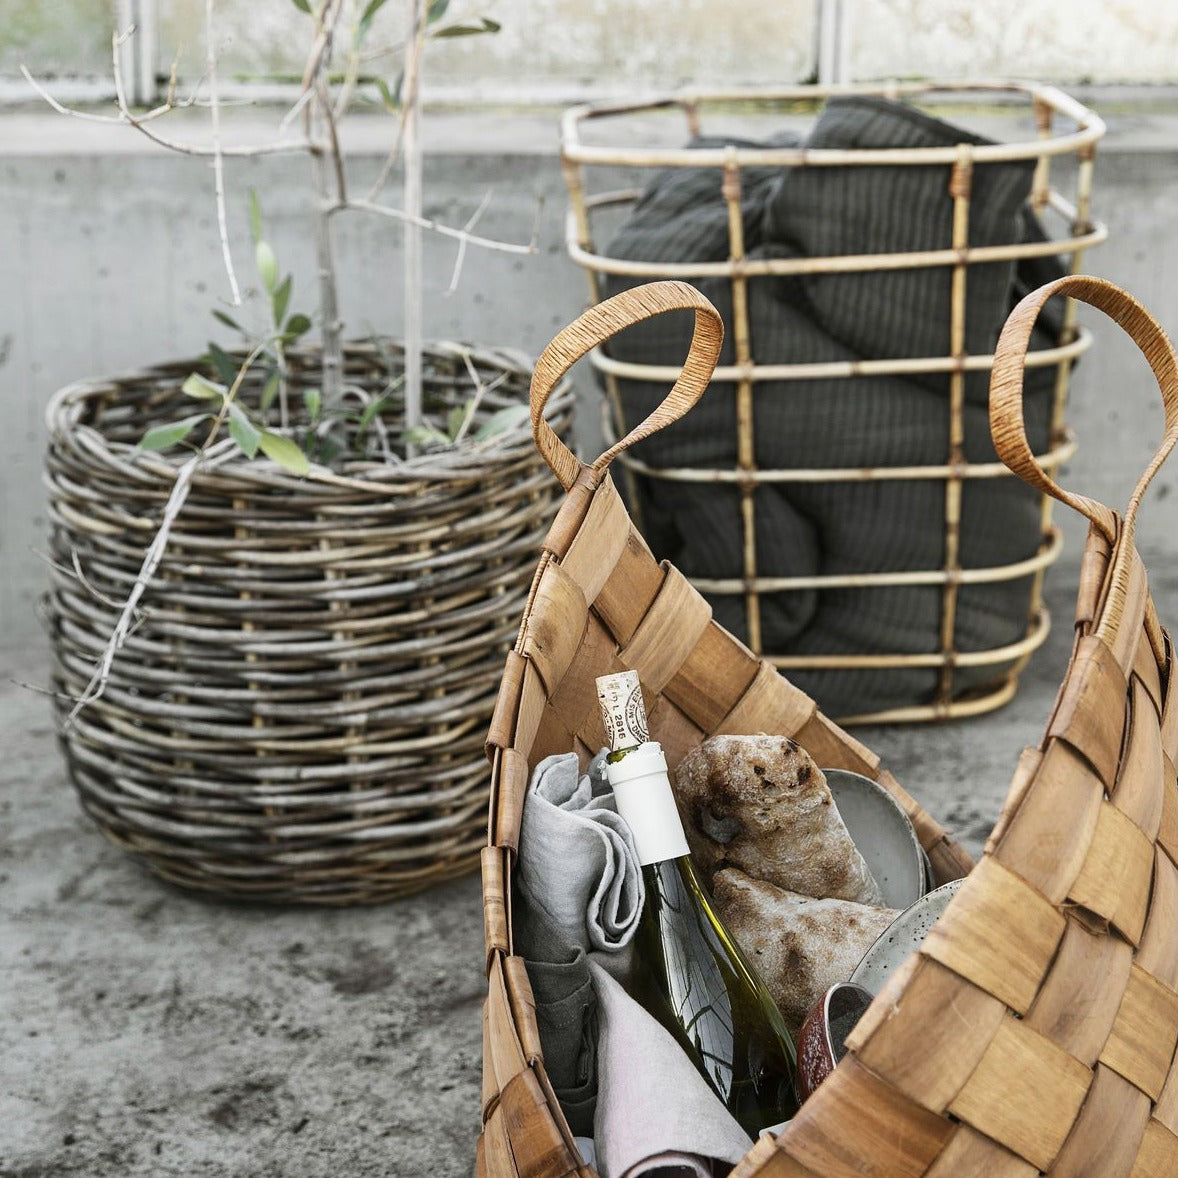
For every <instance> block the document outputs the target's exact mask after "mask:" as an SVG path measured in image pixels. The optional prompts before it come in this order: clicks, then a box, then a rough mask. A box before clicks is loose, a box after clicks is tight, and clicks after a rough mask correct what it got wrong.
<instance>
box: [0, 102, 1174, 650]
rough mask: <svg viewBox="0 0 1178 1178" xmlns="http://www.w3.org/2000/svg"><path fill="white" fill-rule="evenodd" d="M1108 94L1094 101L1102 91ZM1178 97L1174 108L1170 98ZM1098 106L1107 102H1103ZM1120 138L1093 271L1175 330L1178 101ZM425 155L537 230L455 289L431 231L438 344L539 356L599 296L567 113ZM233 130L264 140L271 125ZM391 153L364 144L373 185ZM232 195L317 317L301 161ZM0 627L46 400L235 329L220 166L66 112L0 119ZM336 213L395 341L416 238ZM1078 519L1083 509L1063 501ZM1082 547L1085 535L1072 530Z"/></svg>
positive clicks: (431, 173)
mask: <svg viewBox="0 0 1178 1178" xmlns="http://www.w3.org/2000/svg"><path fill="white" fill-rule="evenodd" d="M1097 98H1099V95H1097ZM1167 101H1168V100H1167ZM1096 105H1097V107H1098V108H1101V104H1100V102H1099V101H1097V102H1096ZM1105 113H1106V115H1107V118H1108V121H1109V125H1110V131H1109V135H1108V138H1107V140H1106V142H1105V144H1104V145H1103V146H1102V149H1101V152H1100V155H1099V157H1098V160H1097V169H1096V173H1097V180H1096V200H1095V208H1094V211H1095V213H1096V215H1097V216H1099V217H1101V218H1102V219H1104V220H1105V221H1107V223H1108V225H1109V231H1110V241H1109V243H1108V244H1107V245H1106V246H1104V247H1102V248H1101V249H1099V250H1097V251H1094V252H1093V253H1092V254H1090V255H1089V259H1088V264H1087V268H1088V269H1089V270H1091V271H1092V272H1095V273H1099V274H1103V275H1105V276H1107V277H1110V278H1113V279H1115V280H1116V281H1118V282H1121V283H1123V284H1124V285H1126V286H1127V287H1129V289H1131V290H1132V291H1134V292H1135V293H1136V294H1137V295H1138V296H1139V297H1141V298H1142V299H1143V300H1144V301H1145V302H1146V303H1147V304H1149V305H1150V306H1151V307H1153V308H1154V309H1155V311H1156V312H1157V313H1158V314H1159V315H1160V316H1161V317H1162V319H1163V321H1164V322H1166V323H1168V324H1169V325H1170V327H1171V328H1172V329H1173V328H1175V327H1178V286H1176V285H1175V284H1174V282H1173V280H1172V275H1173V274H1175V273H1178V232H1176V231H1178V215H1176V210H1175V205H1174V194H1175V192H1178V135H1176V134H1175V131H1176V129H1178V104H1176V103H1172V102H1171V103H1169V104H1168V105H1167V103H1162V104H1161V105H1158V104H1157V103H1155V104H1154V105H1153V106H1145V105H1142V104H1140V103H1138V104H1132V103H1129V102H1128V101H1127V99H1126V98H1125V96H1123V95H1121V96H1119V97H1117V99H1116V101H1113V97H1111V96H1110V98H1109V101H1108V103H1107V109H1106V110H1105ZM439 131H440V133H439V134H437V135H434V136H433V137H432V140H433V142H434V145H435V149H436V150H435V151H434V153H433V154H431V155H430V157H429V159H428V163H427V189H428V191H429V192H430V194H431V196H430V199H429V202H428V208H427V212H428V213H429V214H430V215H433V216H437V217H438V218H440V219H444V220H446V221H448V222H449V223H451V224H461V223H462V222H463V221H464V220H465V219H466V218H467V217H468V216H469V215H470V213H471V211H473V209H474V208H475V207H476V206H477V204H478V203H479V202H480V201H481V199H482V198H483V196H484V194H485V193H486V192H487V191H488V190H491V191H492V192H493V197H492V202H491V205H490V207H489V210H488V212H487V214H486V215H485V217H484V220H483V222H482V223H481V228H482V230H483V231H485V232H486V233H488V234H490V235H492V236H498V237H502V238H504V239H508V240H515V241H524V240H527V238H528V237H529V235H530V234H531V232H532V224H533V220H534V218H535V214H536V202H537V198H538V197H543V198H544V204H543V208H542V212H541V216H540V249H539V252H538V254H536V255H535V256H532V257H527V258H518V257H512V256H509V255H506V254H502V253H488V252H483V251H478V250H471V251H470V252H469V253H468V256H467V261H466V266H465V270H464V273H463V277H462V282H461V285H460V289H459V291H458V292H457V293H456V294H454V295H452V296H448V297H447V296H446V295H445V293H444V292H445V288H446V286H447V285H448V283H449V280H450V273H451V268H452V264H453V260H454V246H453V244H452V243H450V242H446V241H444V240H441V239H438V238H435V237H430V238H428V239H427V262H428V265H427V274H428V278H427V314H426V326H427V331H428V333H429V334H431V335H434V336H443V337H444V336H450V337H458V338H462V339H467V340H471V341H474V342H479V343H496V344H507V345H512V346H517V347H522V348H524V349H526V350H528V351H530V352H533V353H535V352H536V351H537V350H538V349H539V348H541V347H542V346H543V345H544V344H545V343H546V342H547V340H548V339H549V338H550V337H551V335H552V334H553V332H554V331H555V330H556V329H558V328H559V327H561V326H562V325H563V324H564V323H566V322H567V321H568V320H569V319H571V318H572V317H573V316H574V315H575V314H577V313H578V312H579V311H580V310H581V309H582V307H583V305H584V304H585V302H586V297H587V287H586V282H585V279H584V276H583V275H582V273H581V272H580V271H579V270H577V269H576V268H575V267H574V266H573V265H572V263H571V262H569V261H568V259H567V258H566V256H565V252H564V247H563V240H562V239H563V225H562V222H563V214H564V208H565V204H566V200H565V192H564V187H563V183H562V181H561V177H560V173H559V168H558V166H557V159H556V112H546V113H542V114H534V115H530V116H527V117H511V118H509V117H507V116H506V115H503V114H494V115H488V114H484V115H481V116H480V115H477V114H467V115H464V116H462V117H461V118H458V117H455V118H454V119H453V120H451V121H450V122H449V123H447V124H445V125H441V126H440V127H439ZM237 133H239V134H240V135H242V136H244V137H246V138H248V137H250V136H252V135H255V134H256V133H257V128H256V127H253V126H247V127H244V128H240V129H238V131H237ZM378 159H379V154H378V152H377V150H376V145H375V142H369V141H368V140H366V139H365V138H364V136H363V135H361V136H360V138H359V139H358V140H357V141H356V143H355V145H354V156H353V163H354V165H355V167H356V168H357V180H358V182H359V181H360V180H362V178H363V176H364V175H366V174H368V175H370V174H371V173H372V170H373V169H374V168H375V166H376V162H377V160H378ZM228 181H229V186H230V189H231V191H232V192H233V193H234V194H235V195H234V198H233V200H232V202H231V211H232V215H233V225H232V240H233V243H234V248H235V252H236V254H237V256H238V261H239V264H240V266H241V268H242V272H243V274H244V275H245V276H246V277H248V272H249V265H248V230H247V228H246V225H245V196H244V192H245V189H246V187H247V186H248V185H251V184H252V185H255V186H257V187H258V188H259V190H260V191H261V192H262V193H263V203H264V208H265V213H266V216H267V220H268V223H269V226H270V228H269V230H268V232H269V233H270V235H271V236H272V238H273V240H274V241H275V244H276V246H277V249H278V253H279V256H280V259H281V260H282V262H283V264H284V265H285V266H287V267H290V268H292V269H293V270H294V272H295V274H296V296H295V305H297V306H301V307H304V308H307V307H309V308H313V307H314V302H315V300H314V295H313V294H312V292H311V290H310V287H309V281H310V280H309V275H310V273H311V247H310V241H309V237H308V231H307V219H306V212H307V201H308V195H307V189H306V186H305V184H304V182H303V181H304V165H303V162H302V161H301V160H299V159H290V158H287V159H270V160H268V161H265V162H260V161H237V162H234V163H232V164H231V166H230V168H229V176H228ZM0 208H3V209H4V210H5V215H4V216H3V218H0V258H3V260H4V281H3V282H2V283H0V345H2V346H0V361H2V363H0V396H2V402H0V403H2V405H3V429H0V529H2V530H0V619H2V623H3V632H4V635H5V640H6V641H8V642H16V643H21V642H26V641H29V640H31V639H33V638H34V637H35V635H36V633H37V620H36V599H37V597H38V595H39V593H40V592H41V591H42V588H43V586H44V580H45V578H44V572H43V567H42V565H41V564H40V562H39V561H38V559H37V557H36V556H35V554H34V549H37V548H40V547H42V546H43V537H44V534H45V518H44V509H43V505H42V503H43V500H42V495H41V489H40V481H39V479H40V461H41V454H42V450H43V446H44V432H43V427H42V417H43V413H44V408H45V404H46V401H47V400H48V398H49V396H50V394H51V393H52V391H53V390H54V389H55V388H57V387H59V386H61V385H63V384H65V383H67V382H69V381H72V380H76V379H78V378H81V377H85V376H88V375H96V374H110V373H115V372H119V371H123V370H126V369H132V368H135V367H138V366H141V365H143V364H146V363H151V362H155V361H161V360H165V359H172V358H176V357H181V356H187V355H194V354H197V353H199V352H200V351H201V350H202V349H203V347H204V345H205V342H206V341H207V340H208V339H209V338H210V337H212V338H217V339H220V340H222V341H223V342H225V341H226V334H227V333H226V332H225V331H224V330H223V329H220V328H218V327H217V325H216V324H215V322H214V320H213V319H212V317H211V315H210V310H211V308H212V307H214V306H218V305H224V300H225V299H226V297H227V285H226V279H225V274H224V271H223V269H222V267H221V261H220V252H219V246H218V241H217V235H216V232H215V222H214V206H213V201H212V197H211V182H210V173H209V167H208V164H207V162H205V161H202V160H199V159H194V158H188V157H181V156H175V155H171V154H168V153H166V152H161V151H159V150H158V149H155V148H152V147H151V146H150V145H146V144H145V143H144V141H142V140H141V139H139V138H138V137H136V136H134V135H133V134H132V133H131V132H129V131H126V130H124V129H105V128H101V127H95V126H94V125H92V124H83V123H79V122H76V121H71V120H67V119H64V118H61V117H59V116H55V115H51V114H44V115H43V114H24V115H18V114H15V113H10V114H8V115H7V116H4V117H3V119H0ZM350 216H351V219H341V220H340V221H339V223H338V224H339V235H338V246H339V257H340V269H341V274H342V276H343V304H344V305H343V311H344V317H345V319H346V321H347V323H348V325H349V328H350V329H351V330H352V331H353V332H355V333H357V334H362V333H365V332H367V331H368V330H369V329H370V328H372V329H377V330H385V331H389V332H393V333H395V332H396V331H397V330H398V325H399V322H400V305H401V304H400V294H399V278H398V266H399V258H400V246H399V241H398V233H397V231H396V229H395V227H394V225H393V223H392V222H387V221H384V220H379V221H378V220H366V219H363V218H361V217H359V216H358V215H350ZM1084 318H1085V321H1087V322H1089V323H1090V324H1092V326H1093V328H1094V330H1095V331H1096V333H1097V336H1098V341H1097V347H1096V349H1095V350H1094V352H1093V353H1092V354H1091V355H1090V356H1089V357H1088V358H1087V359H1085V360H1084V362H1083V363H1082V365H1081V366H1080V368H1079V370H1078V373H1077V375H1076V379H1075V381H1074V386H1073V392H1074V395H1073V400H1072V410H1071V417H1072V420H1073V422H1074V424H1075V426H1076V428H1077V430H1078V432H1079V435H1080V443H1081V450H1080V454H1079V456H1078V457H1077V458H1076V460H1075V461H1074V463H1073V464H1072V468H1071V471H1070V472H1069V478H1070V479H1071V481H1072V483H1073V484H1074V485H1075V486H1077V487H1079V488H1082V489H1083V490H1085V491H1087V492H1090V493H1092V494H1095V495H1097V496H1100V497H1107V498H1109V500H1110V501H1111V502H1114V503H1122V502H1123V501H1124V499H1125V498H1126V496H1127V493H1128V489H1129V487H1130V486H1131V483H1132V481H1133V479H1134V478H1135V477H1136V473H1137V471H1138V470H1139V469H1140V468H1141V466H1142V465H1143V464H1144V462H1145V459H1146V458H1147V456H1148V453H1149V452H1150V449H1151V446H1152V443H1153V441H1154V439H1155V438H1156V437H1157V436H1158V433H1159V431H1160V422H1161V415H1160V412H1159V411H1158V410H1157V408H1156V407H1155V402H1156V395H1155V394H1154V393H1152V392H1151V391H1150V390H1149V388H1148V371H1147V369H1146V367H1145V365H1144V362H1142V361H1140V360H1139V359H1138V358H1136V357H1135V356H1134V355H1133V353H1132V350H1131V348H1130V347H1129V346H1128V345H1127V344H1123V343H1122V342H1121V341H1120V339H1119V338H1118V336H1119V333H1118V332H1117V330H1116V329H1115V328H1113V327H1111V325H1108V324H1107V323H1106V322H1105V321H1103V320H1101V319H1100V318H1099V317H1097V316H1096V315H1095V314H1089V315H1085V316H1084ZM582 387H583V389H584V393H585V397H584V399H585V405H586V408H585V410H584V411H583V413H582V417H581V434H582V437H583V438H584V444H585V449H586V450H587V451H588V450H593V449H594V447H595V446H596V442H597V437H598V434H597V427H596V422H597V410H596V398H595V396H594V395H593V393H592V390H591V387H590V385H589V383H588V382H587V381H584V380H583V379H582ZM1176 489H1178V467H1176V466H1175V465H1174V464H1172V466H1171V469H1170V471H1169V472H1167V473H1165V474H1164V475H1163V478H1162V479H1161V480H1160V483H1159V487H1158V489H1157V490H1156V491H1155V492H1154V494H1153V495H1152V497H1151V503H1150V505H1149V510H1148V511H1147V513H1146V518H1145V520H1144V523H1143V538H1144V542H1145V544H1146V545H1147V546H1148V545H1149V544H1150V543H1151V540H1150V537H1151V535H1152V536H1155V537H1156V536H1160V535H1161V532H1160V531H1159V529H1163V528H1165V529H1170V530H1173V529H1174V528H1176V527H1178V506H1176V505H1178V495H1175V494H1174V493H1173V492H1174V490H1176ZM1061 514H1064V515H1066V514H1068V513H1061ZM1069 528H1070V529H1071V532H1070V536H1071V545H1072V551H1073V552H1075V551H1076V548H1077V544H1078V537H1079V535H1080V533H1079V531H1078V529H1076V528H1075V527H1074V525H1072V524H1070V522H1069Z"/></svg>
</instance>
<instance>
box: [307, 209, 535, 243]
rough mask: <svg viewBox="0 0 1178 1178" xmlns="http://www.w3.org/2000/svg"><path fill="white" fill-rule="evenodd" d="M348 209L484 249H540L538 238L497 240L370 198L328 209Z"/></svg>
mask: <svg viewBox="0 0 1178 1178" xmlns="http://www.w3.org/2000/svg"><path fill="white" fill-rule="evenodd" d="M348 209H354V210H356V211H357V212H363V213H372V214H373V216H377V217H389V218H391V219H392V220H394V221H409V222H411V223H412V224H414V225H420V226H421V228H422V229H429V230H430V231H432V232H433V233H440V234H441V235H442V236H443V237H452V238H455V239H456V240H458V241H467V242H469V243H470V244H471V245H477V246H480V247H482V248H484V249H491V250H501V251H502V252H503V253H508V254H534V253H537V252H538V250H539V246H538V244H537V241H536V238H535V237H533V238H532V240H531V241H529V242H526V243H521V242H514V241H497V240H496V239H495V238H493V237H480V236H479V235H478V234H477V233H468V232H467V231H466V230H465V229H455V228H454V227H453V226H452V225H444V224H442V222H441V221H434V220H432V219H431V218H429V217H415V216H412V215H411V214H410V213H407V212H406V211H405V210H404V209H397V208H393V207H392V206H391V205H382V204H376V203H374V202H372V201H368V200H356V199H355V198H352V199H350V200H349V201H348V202H347V203H346V204H338V205H333V206H332V207H331V208H329V209H328V212H330V213H342V212H346V211H347V210H348Z"/></svg>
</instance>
